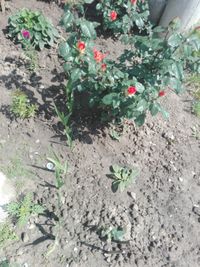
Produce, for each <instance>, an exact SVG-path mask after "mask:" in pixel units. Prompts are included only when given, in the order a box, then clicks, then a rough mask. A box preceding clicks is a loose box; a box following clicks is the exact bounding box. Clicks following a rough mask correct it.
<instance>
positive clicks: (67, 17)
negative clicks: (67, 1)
mask: <svg viewBox="0 0 200 267" xmlns="http://www.w3.org/2000/svg"><path fill="white" fill-rule="evenodd" d="M73 19H74V16H73V14H72V13H71V11H70V10H67V11H66V12H65V14H64V16H63V17H62V19H61V24H63V25H64V27H65V28H66V29H67V28H69V27H70V26H71V24H72V21H73Z"/></svg>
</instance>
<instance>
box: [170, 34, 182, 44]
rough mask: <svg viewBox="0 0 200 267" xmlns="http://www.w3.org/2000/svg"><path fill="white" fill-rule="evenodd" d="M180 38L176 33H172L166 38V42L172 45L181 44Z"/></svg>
mask: <svg viewBox="0 0 200 267" xmlns="http://www.w3.org/2000/svg"><path fill="white" fill-rule="evenodd" d="M181 42H182V38H181V35H180V34H178V33H174V34H172V35H171V36H170V37H169V39H168V44H169V45H170V46H172V47H177V46H179V45H180V44H181Z"/></svg>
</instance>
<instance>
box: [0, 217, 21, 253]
mask: <svg viewBox="0 0 200 267" xmlns="http://www.w3.org/2000/svg"><path fill="white" fill-rule="evenodd" d="M14 240H18V237H17V235H16V234H15V232H14V231H13V230H12V229H11V228H10V226H9V224H8V222H6V223H1V224H0V248H2V247H4V246H5V245H6V244H7V242H9V241H14Z"/></svg>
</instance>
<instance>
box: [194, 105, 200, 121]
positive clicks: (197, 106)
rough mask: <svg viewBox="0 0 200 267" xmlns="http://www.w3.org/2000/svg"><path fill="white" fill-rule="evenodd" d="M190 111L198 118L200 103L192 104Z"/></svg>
mask: <svg viewBox="0 0 200 267" xmlns="http://www.w3.org/2000/svg"><path fill="white" fill-rule="evenodd" d="M192 110H193V112H194V114H195V115H196V116H197V117H199V118H200V101H196V102H195V103H194V104H193V107H192Z"/></svg>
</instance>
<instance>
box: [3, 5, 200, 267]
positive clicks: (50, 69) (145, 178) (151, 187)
mask: <svg viewBox="0 0 200 267" xmlns="http://www.w3.org/2000/svg"><path fill="white" fill-rule="evenodd" d="M7 4H8V10H7V11H6V13H5V14H2V13H0V28H1V30H0V111H1V112H0V168H1V171H3V172H4V173H9V174H10V175H11V176H12V178H10V179H11V180H12V182H13V183H14V184H15V185H16V190H17V193H18V195H19V197H20V196H23V195H26V194H27V193H28V192H32V193H33V194H34V201H35V202H38V203H40V204H41V205H43V206H44V207H45V209H46V210H47V212H46V213H44V214H42V215H39V216H33V217H31V218H30V219H29V221H28V223H27V224H26V225H25V226H23V227H21V228H20V227H16V228H15V229H14V230H15V231H16V233H17V235H18V240H17V241H13V242H8V243H7V246H5V247H4V248H1V250H0V260H3V259H5V258H6V259H8V260H9V262H10V263H11V264H13V265H11V266H20V267H21V266H26V267H27V266H28V267H40V266H42V267H45V266H47V267H67V266H68V267H107V266H110V267H119V266H121V267H153V266H154V267H199V266H200V140H199V139H198V138H197V137H198V136H197V135H195V134H194V132H195V131H194V130H192V129H193V128H194V127H195V129H196V130H197V133H199V132H200V121H199V119H198V118H196V117H195V116H194V115H193V114H192V113H191V103H192V97H191V94H190V93H189V92H190V90H192V85H186V89H187V90H186V92H185V93H183V94H182V95H180V96H177V95H175V94H174V93H172V92H171V91H170V90H169V91H167V94H166V97H163V98H162V99H161V102H162V105H164V106H165V107H166V110H168V112H169V115H170V118H169V120H165V119H164V118H163V117H162V116H161V115H159V116H157V117H156V118H151V117H150V116H149V117H148V119H147V122H146V124H145V125H144V126H142V127H140V128H136V127H135V126H134V125H132V124H127V125H126V127H125V129H124V131H123V134H121V136H120V139H119V141H117V140H113V139H112V138H111V136H110V130H109V129H108V128H102V127H100V126H99V125H100V123H98V121H97V119H96V118H95V117H94V118H92V119H90V117H88V118H86V116H88V115H85V117H84V116H83V115H82V116H79V114H77V116H76V117H77V118H76V119H75V120H74V125H73V130H74V137H75V141H74V144H73V149H72V150H70V149H69V148H68V147H67V146H66V142H65V140H64V138H63V136H62V133H61V131H60V129H61V126H60V125H59V121H58V119H57V117H56V115H55V112H54V104H53V103H54V102H56V103H58V102H59V101H60V103H62V100H63V99H64V96H63V95H62V92H63V88H64V85H65V82H66V80H65V76H64V74H63V70H62V64H61V61H60V59H58V57H57V48H56V47H55V48H52V49H45V50H44V51H42V52H40V53H39V66H38V69H37V71H36V72H34V73H30V72H29V71H28V70H27V68H26V66H25V64H24V60H25V58H24V55H23V51H22V49H21V47H20V46H19V45H17V44H14V43H13V42H12V41H11V40H9V38H8V37H7V32H6V26H7V20H8V17H9V16H10V15H11V14H12V13H14V12H16V10H17V9H19V8H22V7H28V8H32V9H34V10H36V9H37V10H41V11H42V12H44V14H45V15H47V16H48V17H49V18H50V19H51V20H52V21H53V23H54V24H55V25H58V23H59V20H60V18H61V15H62V13H63V10H62V8H60V7H58V6H57V5H56V4H55V3H51V4H49V3H48V2H40V1H35V0H29V1H25V0H24V1H22V0H16V1H13V2H10V1H9V2H7ZM59 29H60V31H62V29H61V28H59ZM97 46H98V47H101V48H102V49H104V50H105V51H107V50H109V51H110V54H111V56H113V57H117V56H118V53H120V51H121V50H122V49H123V47H122V46H121V45H120V43H118V42H116V41H113V40H112V39H111V38H108V39H103V38H99V39H98V40H97ZM16 89H21V90H23V91H24V92H26V93H27V95H28V96H29V98H30V100H31V101H32V102H33V103H36V104H37V105H38V108H39V110H38V115H37V117H36V118H35V119H29V120H24V121H22V120H19V119H17V120H16V119H15V118H13V116H12V114H11V112H10V105H11V99H12V92H14V91H15V90H16ZM80 113H81V112H80ZM52 151H54V152H55V153H56V154H57V155H58V156H59V157H60V158H61V160H62V161H65V160H67V162H68V165H69V169H68V173H67V175H66V177H65V185H64V186H63V188H62V197H61V203H62V210H61V212H60V214H58V210H57V208H56V203H57V192H56V189H55V186H54V185H55V179H54V173H53V172H52V171H49V170H48V169H47V168H46V164H47V163H48V160H47V157H52V153H53V152H52ZM113 164H118V165H120V166H129V167H132V168H136V169H138V170H139V175H138V177H137V178H136V179H135V181H134V183H132V184H131V185H130V186H129V187H128V188H127V189H126V190H124V191H123V192H118V191H117V192H116V193H113V192H112V189H111V185H112V179H110V178H109V175H108V174H109V173H110V166H111V165H113ZM17 166H18V167H17ZM58 217H60V223H61V227H60V228H58ZM102 227H105V228H110V229H111V228H117V227H118V228H121V229H123V230H124V235H123V239H122V241H118V242H113V241H112V242H109V240H108V239H103V238H102V236H101V234H100V231H99V229H101V228H102ZM56 234H57V237H58V238H57V240H56V242H55V240H54V239H55V235H56Z"/></svg>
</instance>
